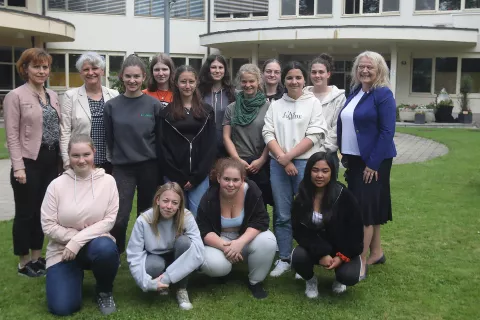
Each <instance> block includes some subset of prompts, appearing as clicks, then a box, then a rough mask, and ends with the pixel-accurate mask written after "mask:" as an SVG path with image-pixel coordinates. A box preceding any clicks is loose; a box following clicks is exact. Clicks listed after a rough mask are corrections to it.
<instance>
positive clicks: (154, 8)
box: [134, 0, 205, 19]
mask: <svg viewBox="0 0 480 320" xmlns="http://www.w3.org/2000/svg"><path fill="white" fill-rule="evenodd" d="M165 1H170V2H172V0H135V5H134V7H135V9H134V10H135V15H136V16H149V17H163V15H164V4H165ZM204 1H205V0H176V1H175V2H173V3H172V4H171V7H170V17H172V18H181V19H203V18H204Z"/></svg>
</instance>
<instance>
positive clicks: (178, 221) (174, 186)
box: [144, 182, 185, 237]
mask: <svg viewBox="0 0 480 320" xmlns="http://www.w3.org/2000/svg"><path fill="white" fill-rule="evenodd" d="M167 190H171V191H173V192H175V193H176V194H178V195H179V196H180V205H179V206H178V210H177V213H176V214H175V216H174V219H175V221H174V225H175V230H176V232H175V233H176V237H179V236H180V235H182V233H183V222H184V220H185V197H184V195H183V190H182V188H181V187H180V185H179V184H178V183H176V182H167V183H165V184H164V185H162V186H161V187H160V188H158V190H157V192H156V193H155V196H154V197H153V204H152V209H153V219H152V220H151V221H149V219H146V220H147V222H148V224H150V226H151V227H152V229H153V232H154V233H155V235H156V236H157V237H158V236H159V234H158V228H157V225H158V223H159V222H160V219H162V215H161V214H160V206H159V205H158V204H157V200H158V199H159V198H160V196H161V195H162V194H163V193H164V192H165V191H167ZM144 217H145V216H144Z"/></svg>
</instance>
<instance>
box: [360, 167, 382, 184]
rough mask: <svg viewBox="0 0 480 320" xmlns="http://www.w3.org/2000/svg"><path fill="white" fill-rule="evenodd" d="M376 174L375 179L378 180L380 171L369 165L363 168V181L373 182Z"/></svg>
mask: <svg viewBox="0 0 480 320" xmlns="http://www.w3.org/2000/svg"><path fill="white" fill-rule="evenodd" d="M374 176H375V181H378V172H377V171H375V170H372V169H370V168H369V167H365V170H363V182H365V183H370V182H372V179H373V177H374Z"/></svg>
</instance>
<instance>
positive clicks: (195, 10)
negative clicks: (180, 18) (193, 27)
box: [188, 0, 205, 19]
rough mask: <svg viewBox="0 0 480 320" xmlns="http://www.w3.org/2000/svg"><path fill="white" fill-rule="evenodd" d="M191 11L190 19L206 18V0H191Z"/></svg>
mask: <svg viewBox="0 0 480 320" xmlns="http://www.w3.org/2000/svg"><path fill="white" fill-rule="evenodd" d="M189 9H190V11H189V14H188V16H189V17H190V18H200V19H203V18H204V14H203V12H204V10H205V4H204V0H190V8H189Z"/></svg>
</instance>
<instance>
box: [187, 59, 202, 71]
mask: <svg viewBox="0 0 480 320" xmlns="http://www.w3.org/2000/svg"><path fill="white" fill-rule="evenodd" d="M188 63H189V64H190V65H191V66H192V67H193V68H194V69H195V70H196V71H197V72H200V68H201V67H202V59H197V58H190V59H188Z"/></svg>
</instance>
